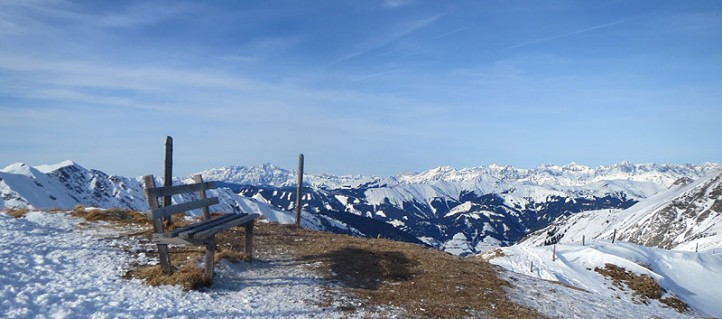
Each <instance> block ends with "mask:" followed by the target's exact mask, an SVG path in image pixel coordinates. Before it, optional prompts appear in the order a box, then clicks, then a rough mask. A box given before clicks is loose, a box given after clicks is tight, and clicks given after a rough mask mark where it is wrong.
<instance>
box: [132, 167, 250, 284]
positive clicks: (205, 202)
mask: <svg viewBox="0 0 722 319" xmlns="http://www.w3.org/2000/svg"><path fill="white" fill-rule="evenodd" d="M193 179H194V181H195V183H193V184H185V185H175V186H165V187H156V186H155V179H154V178H153V175H147V176H144V177H143V182H144V184H145V197H146V198H147V199H148V206H149V207H150V211H149V213H148V219H149V220H151V221H152V222H153V237H152V242H153V243H155V244H157V245H158V255H159V256H160V265H161V267H162V268H163V271H165V272H166V273H171V272H172V268H171V264H170V256H169V254H168V245H205V247H206V255H205V276H206V278H208V279H209V280H210V279H212V278H213V257H214V253H215V250H216V234H217V233H219V232H222V231H224V230H227V229H229V228H231V227H236V226H240V227H245V229H246V247H245V253H246V254H247V255H248V257H249V258H250V257H252V253H253V225H254V222H255V220H256V218H258V217H259V216H260V215H259V214H225V215H221V216H219V217H215V218H211V214H210V211H209V210H208V206H211V205H215V204H218V198H217V197H212V198H207V197H206V190H207V189H214V188H216V186H215V184H214V183H213V182H203V178H202V177H201V176H200V175H195V176H194V177H193ZM186 193H190V194H192V193H195V194H196V195H197V197H198V199H197V200H193V201H188V202H184V203H176V204H173V205H169V206H165V207H160V204H159V201H158V198H159V197H166V196H173V195H178V194H186ZM193 209H201V212H202V213H203V216H202V221H201V222H198V223H195V224H191V225H188V226H184V227H180V228H177V229H174V230H172V231H166V230H165V229H164V228H165V225H164V219H166V218H167V217H170V216H172V215H173V214H178V213H185V212H186V211H189V210H193Z"/></svg>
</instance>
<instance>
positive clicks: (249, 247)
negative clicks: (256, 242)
mask: <svg viewBox="0 0 722 319" xmlns="http://www.w3.org/2000/svg"><path fill="white" fill-rule="evenodd" d="M253 223H254V221H251V222H250V223H248V225H246V247H245V249H246V251H245V253H246V256H248V262H252V261H253Z"/></svg>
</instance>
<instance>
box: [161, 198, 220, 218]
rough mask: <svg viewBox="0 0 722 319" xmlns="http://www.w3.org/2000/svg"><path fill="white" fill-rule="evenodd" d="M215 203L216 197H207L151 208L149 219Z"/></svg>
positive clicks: (216, 202) (216, 201)
mask: <svg viewBox="0 0 722 319" xmlns="http://www.w3.org/2000/svg"><path fill="white" fill-rule="evenodd" d="M215 204H218V197H211V198H208V199H200V200H195V201H192V202H186V203H181V204H175V205H171V206H166V207H160V208H156V209H152V210H151V211H150V214H149V217H150V219H151V220H153V219H158V218H164V217H166V216H170V215H173V214H176V213H180V212H185V211H189V210H194V209H198V208H201V207H206V206H210V205H215Z"/></svg>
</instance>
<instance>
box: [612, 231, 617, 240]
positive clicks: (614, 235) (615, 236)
mask: <svg viewBox="0 0 722 319" xmlns="http://www.w3.org/2000/svg"><path fill="white" fill-rule="evenodd" d="M616 239H617V229H616V228H615V229H614V234H612V244H614V241H615V240H616Z"/></svg>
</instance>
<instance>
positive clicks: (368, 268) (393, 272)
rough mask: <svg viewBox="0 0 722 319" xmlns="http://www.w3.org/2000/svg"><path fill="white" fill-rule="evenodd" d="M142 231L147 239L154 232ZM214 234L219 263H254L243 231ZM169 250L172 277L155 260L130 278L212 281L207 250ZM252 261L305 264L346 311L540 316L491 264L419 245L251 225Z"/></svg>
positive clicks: (333, 303)
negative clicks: (206, 273) (510, 294)
mask: <svg viewBox="0 0 722 319" xmlns="http://www.w3.org/2000/svg"><path fill="white" fill-rule="evenodd" d="M120 220H121V221H120V222H121V223H122V222H123V221H122V220H124V218H120ZM181 223H182V221H178V222H177V223H176V222H175V221H174V224H175V225H179V224H181ZM148 227H149V228H150V225H148ZM136 235H138V234H136ZM142 236H148V237H149V236H150V231H148V232H147V233H146V234H143V235H142ZM216 239H217V247H218V251H217V252H216V262H219V261H220V260H221V259H224V258H225V259H228V260H229V261H231V262H239V261H241V260H243V261H248V260H249V256H246V255H245V254H243V253H240V252H242V251H244V248H245V247H244V245H245V234H244V230H243V229H241V228H234V229H231V230H228V231H224V232H221V233H219V234H218V235H217V237H216ZM169 248H170V256H171V264H172V265H173V266H174V267H175V271H174V272H173V273H172V274H165V273H163V271H162V270H161V269H160V266H158V265H138V266H135V267H133V269H131V270H130V271H129V272H128V273H127V274H126V276H125V277H126V278H137V279H141V280H145V281H146V282H147V283H148V284H151V285H179V286H181V287H183V288H184V289H202V288H203V287H206V286H208V284H209V282H208V281H207V280H206V279H205V278H203V273H202V269H201V268H200V266H199V262H200V261H201V260H202V258H203V255H204V249H203V247H197V246H196V247H188V246H183V247H173V246H171V247H169ZM254 259H256V260H261V261H263V260H266V261H279V260H281V261H284V262H291V263H296V264H300V265H308V266H309V268H308V269H309V271H318V272H319V273H320V274H321V275H322V276H323V277H325V278H326V279H328V280H329V281H331V282H334V283H336V284H334V285H329V286H328V287H327V289H328V293H326V294H325V296H326V298H327V300H326V301H325V303H327V306H329V307H338V308H339V309H342V310H345V311H348V312H349V313H354V312H356V311H359V310H366V311H369V312H373V310H374V309H383V308H384V307H393V308H397V309H403V310H404V311H405V312H406V314H405V315H404V316H405V317H407V318H479V317H494V318H543V315H541V314H539V313H538V312H537V311H535V310H532V309H529V308H526V307H523V306H520V305H517V304H515V303H513V302H512V301H510V300H509V299H508V298H507V295H506V292H505V287H509V286H510V284H509V283H508V282H506V281H504V280H502V279H500V278H499V277H498V275H497V270H496V269H497V268H496V267H494V266H493V265H491V264H489V263H488V262H486V261H484V260H481V259H477V258H462V257H457V256H452V255H449V254H447V253H444V252H441V251H438V250H435V249H430V248H425V247H421V246H418V245H414V244H408V243H401V242H395V241H390V240H385V239H367V238H356V237H350V236H345V235H337V234H332V233H325V232H317V231H310V230H304V229H298V228H296V227H294V226H292V225H278V224H273V223H271V224H267V223H259V224H257V225H256V227H255V230H254ZM338 293H340V294H341V295H338ZM343 296H346V297H343ZM347 296H353V297H352V302H346V301H344V302H341V304H339V302H338V300H339V298H341V299H344V298H345V299H344V300H348V297H347ZM353 299H356V300H355V301H354V300H353Z"/></svg>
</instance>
